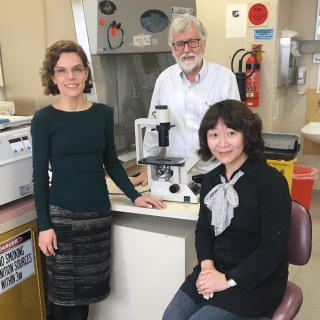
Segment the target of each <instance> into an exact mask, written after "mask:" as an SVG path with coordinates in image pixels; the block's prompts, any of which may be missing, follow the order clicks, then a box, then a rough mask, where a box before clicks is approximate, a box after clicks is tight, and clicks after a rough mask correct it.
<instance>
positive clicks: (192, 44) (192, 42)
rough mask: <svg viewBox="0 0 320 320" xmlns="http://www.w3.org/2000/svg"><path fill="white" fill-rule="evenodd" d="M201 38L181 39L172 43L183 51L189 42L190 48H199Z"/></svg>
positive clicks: (176, 48) (178, 49)
mask: <svg viewBox="0 0 320 320" xmlns="http://www.w3.org/2000/svg"><path fill="white" fill-rule="evenodd" d="M199 41H200V39H190V40H188V41H179V42H176V43H172V45H173V47H174V48H175V50H177V51H181V50H183V49H184V46H185V45H186V44H187V45H188V46H189V48H197V47H198V46H199Z"/></svg>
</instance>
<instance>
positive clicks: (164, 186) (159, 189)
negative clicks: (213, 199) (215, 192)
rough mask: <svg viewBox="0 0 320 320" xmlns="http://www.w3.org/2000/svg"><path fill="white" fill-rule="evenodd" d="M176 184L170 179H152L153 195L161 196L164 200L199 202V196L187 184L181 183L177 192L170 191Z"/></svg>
mask: <svg viewBox="0 0 320 320" xmlns="http://www.w3.org/2000/svg"><path fill="white" fill-rule="evenodd" d="M173 185H174V184H173V183H172V182H169V181H152V187H151V196H155V197H161V198H163V200H167V201H175V202H185V203H198V202H199V196H198V195H196V194H195V193H194V192H193V191H192V190H191V189H190V187H189V186H188V185H187V184H179V185H177V186H178V187H179V190H177V191H176V192H175V193H172V192H171V191H170V189H169V188H170V187H172V186H173Z"/></svg>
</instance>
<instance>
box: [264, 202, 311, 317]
mask: <svg viewBox="0 0 320 320" xmlns="http://www.w3.org/2000/svg"><path fill="white" fill-rule="evenodd" d="M311 242H312V224H311V217H310V214H309V211H308V209H307V208H306V207H305V206H303V205H302V204H301V203H299V202H297V201H295V200H292V213H291V230H290V235H289V240H288V246H287V250H288V258H289V262H290V263H291V264H295V265H298V266H303V265H305V264H306V263H307V262H308V261H309V258H310V255H311ZM302 298H303V297H302V290H301V289H300V288H299V287H298V286H297V285H296V284H294V283H292V282H290V281H288V284H287V289H286V292H285V294H284V297H283V299H282V302H281V304H280V305H279V307H278V308H277V310H276V312H275V313H274V315H273V318H272V320H291V319H293V318H294V317H295V315H296V314H297V313H298V312H299V309H300V307H301V304H302ZM261 320H269V318H262V319H261Z"/></svg>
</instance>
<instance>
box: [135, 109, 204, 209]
mask: <svg viewBox="0 0 320 320" xmlns="http://www.w3.org/2000/svg"><path fill="white" fill-rule="evenodd" d="M153 115H154V116H155V119H148V118H145V119H137V120H135V136H136V146H137V149H136V158H137V163H138V164H140V165H147V170H148V184H149V188H150V190H151V195H152V196H155V197H161V198H162V199H163V200H170V201H177V202H188V203H198V201H199V197H198V194H199V189H200V188H199V187H198V185H197V184H196V183H195V182H194V181H193V180H192V174H191V170H192V168H193V167H194V166H196V165H197V163H198V162H199V161H200V157H199V156H198V154H197V152H195V153H194V154H193V155H192V156H191V157H190V158H189V159H187V158H179V157H162V156H151V157H147V158H143V145H142V128H144V127H145V126H146V125H151V126H155V127H154V128H152V129H151V130H156V131H158V137H159V146H160V147H167V146H169V135H168V131H169V130H170V128H171V127H172V126H174V125H171V123H170V111H169V109H168V107H167V106H156V107H155V112H154V113H153Z"/></svg>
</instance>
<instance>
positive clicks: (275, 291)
mask: <svg viewBox="0 0 320 320" xmlns="http://www.w3.org/2000/svg"><path fill="white" fill-rule="evenodd" d="M239 170H241V171H243V172H244V173H245V174H244V175H243V176H242V177H241V178H240V179H239V180H238V181H237V182H236V184H235V185H234V188H235V190H236V191H237V193H238V195H239V206H238V207H237V208H235V210H234V217H233V218H232V220H231V223H230V226H229V227H228V228H227V229H226V230H224V231H223V232H222V233H221V234H220V235H218V236H215V233H214V226H212V225H211V211H210V210H209V209H208V208H207V207H206V205H205V204H204V197H205V196H206V195H207V194H208V193H209V192H210V191H211V190H212V189H213V188H214V187H215V186H216V185H218V184H220V183H221V178H220V175H221V176H223V177H225V178H226V176H225V166H224V165H220V166H218V167H217V168H215V169H214V170H212V171H211V172H209V173H208V174H206V176H205V177H204V179H203V182H202V186H201V194H200V212H199V219H198V223H197V226H196V231H195V235H196V250H197V256H198V262H199V265H198V266H196V267H195V269H194V272H193V273H192V274H191V275H190V276H189V277H188V278H187V279H186V281H185V283H184V284H183V285H182V287H181V289H182V290H183V291H185V292H186V293H187V294H188V295H189V296H191V297H192V298H193V299H194V300H195V301H196V302H197V303H200V302H206V303H208V304H211V305H215V306H217V307H220V308H222V309H225V310H227V311H229V312H232V313H234V314H237V315H240V316H244V317H259V316H261V317H262V316H270V315H272V314H273V313H274V310H275V309H276V307H277V306H278V305H279V303H280V302H281V300H282V297H283V295H284V292H285V288H286V284H287V279H288V259H287V254H286V247H287V240H288V237H289V232H290V221H291V220H290V219H291V198H290V193H289V188H288V183H287V181H286V179H285V178H284V176H283V175H282V174H281V173H280V172H279V171H277V170H276V169H274V168H272V167H270V166H269V165H268V164H266V163H265V162H264V161H263V160H258V159H253V158H248V159H247V160H246V161H245V163H244V164H243V165H242V166H241V168H240V169H239ZM239 170H237V171H235V172H234V173H233V175H232V177H231V179H232V178H233V176H234V175H235V174H236V173H237V172H238V171H239ZM207 259H210V260H213V261H214V264H215V267H216V269H217V270H218V271H220V272H223V273H226V272H228V273H229V275H230V276H231V278H232V279H234V280H235V281H236V283H237V286H235V287H232V288H229V289H226V290H224V291H221V292H217V293H215V295H214V297H213V298H211V299H209V300H208V301H207V300H205V299H204V298H203V297H202V296H201V295H199V294H198V293H197V290H196V286H195V282H196V280H197V278H198V275H199V273H200V271H201V267H200V264H201V262H202V261H203V260H207Z"/></svg>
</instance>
